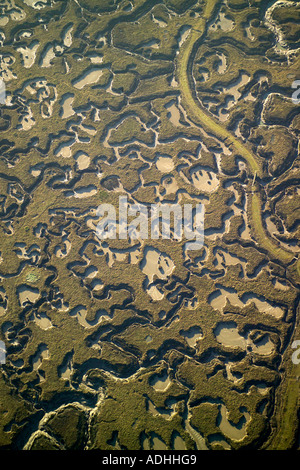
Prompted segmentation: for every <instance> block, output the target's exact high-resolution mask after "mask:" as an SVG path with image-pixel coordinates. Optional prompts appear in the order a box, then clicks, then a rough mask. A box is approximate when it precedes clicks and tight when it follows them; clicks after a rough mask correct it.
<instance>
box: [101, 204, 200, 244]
mask: <svg viewBox="0 0 300 470" xmlns="http://www.w3.org/2000/svg"><path fill="white" fill-rule="evenodd" d="M96 215H97V217H99V218H100V220H99V222H98V224H97V228H96V235H97V237H98V238H99V239H100V240H106V239H116V238H118V239H120V240H126V239H128V238H129V239H131V240H147V239H151V240H157V239H158V238H160V236H161V238H162V239H172V240H176V241H181V240H183V239H184V238H185V239H186V240H188V241H187V242H186V247H185V248H186V250H198V249H200V248H202V246H203V244H204V205H203V204H196V206H195V207H194V206H193V205H192V204H183V205H181V204H167V203H161V204H148V205H146V204H140V203H138V204H129V203H128V199H127V196H120V197H119V208H118V217H117V211H116V208H115V207H114V205H112V204H108V203H107V204H100V206H99V207H98V209H97V212H96Z"/></svg>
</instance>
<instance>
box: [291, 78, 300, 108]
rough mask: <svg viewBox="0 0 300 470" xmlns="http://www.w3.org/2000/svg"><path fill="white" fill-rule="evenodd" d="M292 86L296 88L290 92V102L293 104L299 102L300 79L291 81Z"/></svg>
mask: <svg viewBox="0 0 300 470" xmlns="http://www.w3.org/2000/svg"><path fill="white" fill-rule="evenodd" d="M292 88H296V91H294V93H293V94H292V102H293V103H294V104H300V80H295V81H294V82H293V83H292Z"/></svg>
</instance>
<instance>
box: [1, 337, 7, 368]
mask: <svg viewBox="0 0 300 470" xmlns="http://www.w3.org/2000/svg"><path fill="white" fill-rule="evenodd" d="M5 361H6V348H5V344H4V342H3V341H0V364H5Z"/></svg>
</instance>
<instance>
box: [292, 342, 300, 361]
mask: <svg viewBox="0 0 300 470" xmlns="http://www.w3.org/2000/svg"><path fill="white" fill-rule="evenodd" d="M292 349H296V351H295V352H293V354H292V362H293V364H296V365H298V364H300V340H299V339H298V340H296V341H294V342H293V343H292Z"/></svg>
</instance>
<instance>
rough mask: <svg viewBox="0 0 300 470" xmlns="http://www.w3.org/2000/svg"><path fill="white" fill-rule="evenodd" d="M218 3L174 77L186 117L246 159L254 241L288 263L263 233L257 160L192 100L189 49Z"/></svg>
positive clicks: (192, 35) (192, 37)
mask: <svg viewBox="0 0 300 470" xmlns="http://www.w3.org/2000/svg"><path fill="white" fill-rule="evenodd" d="M217 3H218V2H215V3H213V4H212V2H209V3H207V5H206V7H205V10H204V12H203V16H202V17H201V18H200V19H199V22H198V24H197V27H194V28H192V29H191V32H190V34H189V36H188V38H187V39H186V41H185V43H184V44H183V46H182V50H181V51H180V52H179V55H178V58H177V69H176V78H177V81H178V84H179V88H180V91H181V96H182V105H183V107H185V109H186V110H187V112H188V114H189V115H190V118H191V119H192V120H194V121H195V122H196V123H197V124H199V125H201V126H202V127H203V128H204V129H205V130H207V131H209V132H213V133H214V134H216V136H217V137H218V138H219V139H221V140H222V141H223V142H226V144H227V145H229V146H232V147H233V148H235V149H236V150H237V152H238V153H239V154H240V155H241V157H243V158H245V160H246V161H247V162H248V164H249V167H250V170H251V173H252V175H253V183H252V191H251V195H252V197H251V205H250V207H251V219H252V222H253V228H254V231H255V235H256V238H257V242H258V243H259V244H260V245H261V246H262V248H264V249H265V250H266V251H267V252H268V253H269V254H270V255H271V256H273V257H275V258H276V259H278V260H279V261H281V262H282V263H284V264H286V263H291V262H292V261H293V259H295V254H294V253H292V252H289V251H287V250H284V249H283V248H281V247H280V246H278V245H277V244H276V243H275V242H274V241H273V240H272V239H271V238H270V237H269V236H268V235H267V233H266V232H265V230H264V227H263V223H262V218H261V205H262V202H261V198H260V195H259V193H258V191H259V187H258V183H257V182H256V177H258V178H261V177H262V176H263V169H262V165H261V164H260V162H258V161H257V159H256V158H255V156H254V155H253V153H252V152H251V150H250V149H249V148H248V147H247V146H246V145H245V144H243V143H242V142H241V141H240V140H238V139H237V138H235V137H234V136H233V135H232V134H231V133H230V132H229V131H228V130H227V129H226V128H225V127H224V126H223V125H222V124H221V123H218V122H217V121H215V119H214V118H213V117H211V116H210V115H209V114H208V112H207V111H205V110H204V109H203V108H201V104H200V103H199V102H198V101H196V99H195V97H194V94H193V89H192V84H191V78H190V76H189V71H190V69H191V56H192V53H193V49H194V47H195V45H196V43H197V41H199V39H200V38H201V37H202V36H203V35H204V34H205V31H206V27H207V23H208V22H209V20H210V19H211V17H212V15H213V13H214V10H215V7H216V6H217ZM297 273H298V276H299V275H300V260H299V259H298V262H297Z"/></svg>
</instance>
